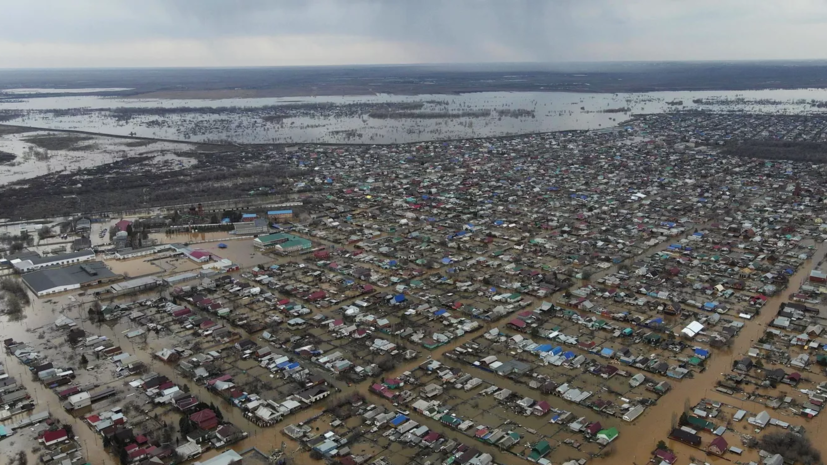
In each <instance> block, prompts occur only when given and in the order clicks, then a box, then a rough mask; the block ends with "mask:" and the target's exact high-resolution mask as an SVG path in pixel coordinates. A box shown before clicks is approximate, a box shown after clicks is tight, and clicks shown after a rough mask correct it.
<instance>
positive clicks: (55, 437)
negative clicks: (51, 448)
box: [43, 429, 69, 445]
mask: <svg viewBox="0 0 827 465" xmlns="http://www.w3.org/2000/svg"><path fill="white" fill-rule="evenodd" d="M68 437H69V436H68V435H67V434H66V430H65V429H59V430H57V431H46V432H45V433H43V442H44V443H45V444H47V445H48V444H54V443H56V442H58V441H63V440H65V439H67V438H68Z"/></svg>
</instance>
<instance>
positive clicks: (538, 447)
mask: <svg viewBox="0 0 827 465" xmlns="http://www.w3.org/2000/svg"><path fill="white" fill-rule="evenodd" d="M549 452H551V445H549V443H548V441H546V440H543V441H540V442H538V443H537V444H535V445H534V447H532V448H531V453H529V454H528V457H527V458H528V460H530V461H532V462H537V461H539V460H540V459H541V458H543V457H545V456H546V455H548V453H549Z"/></svg>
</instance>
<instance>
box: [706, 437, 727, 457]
mask: <svg viewBox="0 0 827 465" xmlns="http://www.w3.org/2000/svg"><path fill="white" fill-rule="evenodd" d="M728 448H729V444H727V442H726V439H724V437H723V436H718V437H716V438H715V439H713V440H712V442H710V443H709V446H707V448H706V451H707V452H709V453H710V454H713V455H724V452H726V451H727V449H728Z"/></svg>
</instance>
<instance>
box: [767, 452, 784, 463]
mask: <svg viewBox="0 0 827 465" xmlns="http://www.w3.org/2000/svg"><path fill="white" fill-rule="evenodd" d="M763 465H784V456H783V455H781V454H775V455H771V456H769V457H767V458H765V459H764V464H763Z"/></svg>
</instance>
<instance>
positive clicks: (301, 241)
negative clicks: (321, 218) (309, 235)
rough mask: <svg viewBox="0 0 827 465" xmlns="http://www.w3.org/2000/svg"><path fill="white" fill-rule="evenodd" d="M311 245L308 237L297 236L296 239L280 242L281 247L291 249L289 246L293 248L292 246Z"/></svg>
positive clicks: (306, 247)
mask: <svg viewBox="0 0 827 465" xmlns="http://www.w3.org/2000/svg"><path fill="white" fill-rule="evenodd" d="M311 245H312V244H311V242H310V241H308V240H307V239H302V238H301V237H297V238H295V239H290V240H289V241H287V242H283V243H281V244H279V247H281V248H282V249H289V248H292V247H297V246H299V247H301V248H303V249H309V248H310V246H311Z"/></svg>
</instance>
